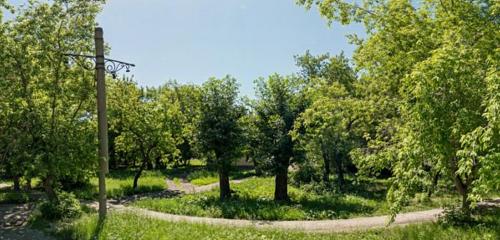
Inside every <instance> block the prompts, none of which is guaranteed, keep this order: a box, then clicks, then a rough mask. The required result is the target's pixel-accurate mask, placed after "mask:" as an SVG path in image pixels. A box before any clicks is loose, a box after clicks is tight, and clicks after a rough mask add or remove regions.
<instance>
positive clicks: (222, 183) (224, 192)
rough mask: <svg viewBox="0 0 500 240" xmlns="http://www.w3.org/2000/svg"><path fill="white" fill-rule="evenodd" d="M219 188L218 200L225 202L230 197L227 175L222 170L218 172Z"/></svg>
mask: <svg viewBox="0 0 500 240" xmlns="http://www.w3.org/2000/svg"><path fill="white" fill-rule="evenodd" d="M219 187H220V200H225V199H228V198H230V197H231V187H230V185H229V174H228V173H227V171H226V170H224V169H220V170H219Z"/></svg>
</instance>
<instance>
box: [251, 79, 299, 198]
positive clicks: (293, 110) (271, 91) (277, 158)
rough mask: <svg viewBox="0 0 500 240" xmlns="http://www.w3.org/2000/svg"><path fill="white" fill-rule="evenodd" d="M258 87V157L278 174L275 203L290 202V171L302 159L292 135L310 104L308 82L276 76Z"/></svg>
mask: <svg viewBox="0 0 500 240" xmlns="http://www.w3.org/2000/svg"><path fill="white" fill-rule="evenodd" d="M256 85H257V86H256V92H257V97H258V100H257V101H255V102H253V111H254V114H255V120H254V124H255V129H256V130H257V131H256V134H257V137H255V139H257V144H255V145H256V146H255V147H256V149H255V154H254V155H255V156H254V157H255V158H256V159H258V160H260V161H261V163H260V164H259V165H261V166H262V167H263V168H264V169H265V170H268V171H269V172H271V173H273V174H276V183H277V184H276V186H277V188H276V189H275V200H278V201H282V200H287V199H288V194H287V189H286V188H287V182H288V179H287V178H288V167H289V166H290V164H291V163H293V162H297V161H299V160H300V159H301V155H300V154H298V153H297V152H294V143H293V141H292V138H291V134H290V133H291V131H292V129H293V126H294V124H295V120H296V119H297V117H298V116H299V114H300V113H301V112H302V111H303V110H304V108H305V105H306V104H307V103H306V102H305V98H304V96H303V91H302V90H303V88H304V82H303V80H302V79H300V78H298V77H295V76H289V77H282V76H280V75H277V74H274V75H271V76H270V77H269V78H268V79H263V78H261V79H258V80H257V81H256Z"/></svg>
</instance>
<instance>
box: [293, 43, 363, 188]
mask: <svg viewBox="0 0 500 240" xmlns="http://www.w3.org/2000/svg"><path fill="white" fill-rule="evenodd" d="M296 59H297V65H298V66H299V67H300V68H301V73H302V75H303V77H304V78H305V79H307V82H308V85H307V91H306V92H307V94H306V95H307V98H308V99H309V100H308V101H309V102H311V104H310V106H309V107H308V108H307V109H306V110H305V111H304V112H303V113H302V114H301V115H300V117H299V119H298V120H297V121H296V123H295V129H294V138H295V140H297V141H299V144H298V146H299V147H300V148H304V149H305V151H306V153H307V158H308V161H311V160H314V159H322V162H323V164H322V165H323V181H325V182H328V181H329V175H330V169H331V165H332V164H333V165H334V166H335V170H336V173H337V182H338V186H339V187H340V188H342V187H343V185H344V164H345V163H347V162H348V160H349V154H350V152H351V150H352V149H353V148H355V147H356V146H357V145H359V142H360V136H361V134H360V133H359V132H356V130H358V126H357V125H359V124H358V123H359V122H360V120H362V119H363V113H362V112H361V111H360V110H361V109H362V108H361V104H360V101H359V100H358V99H357V98H356V96H354V85H355V83H356V75H355V73H354V71H353V70H352V69H351V67H350V66H349V62H348V60H347V59H346V58H345V57H344V56H343V55H339V56H336V57H331V58H330V57H329V56H328V55H320V56H317V57H315V56H312V55H311V54H310V53H309V52H306V54H305V55H303V56H301V57H297V58H296ZM308 165H311V164H310V163H308Z"/></svg>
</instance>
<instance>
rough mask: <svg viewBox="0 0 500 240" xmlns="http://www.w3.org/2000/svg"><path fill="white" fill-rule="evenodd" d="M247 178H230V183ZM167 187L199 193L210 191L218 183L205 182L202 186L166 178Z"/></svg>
mask: <svg viewBox="0 0 500 240" xmlns="http://www.w3.org/2000/svg"><path fill="white" fill-rule="evenodd" d="M247 179H248V178H244V179H239V180H231V183H234V184H238V183H241V182H243V181H245V180H247ZM166 181H167V188H168V189H169V190H171V191H180V192H183V193H187V194H191V193H200V192H206V191H210V190H212V189H214V188H216V187H218V186H219V183H212V184H207V185H203V186H196V185H194V184H192V183H190V182H188V181H186V180H183V179H181V182H180V183H179V184H177V183H175V182H174V181H172V180H170V179H167V180H166Z"/></svg>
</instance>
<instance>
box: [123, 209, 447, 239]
mask: <svg viewBox="0 0 500 240" xmlns="http://www.w3.org/2000/svg"><path fill="white" fill-rule="evenodd" d="M115 209H116V211H119V212H132V213H134V214H138V215H142V216H146V217H150V218H153V219H160V220H165V221H171V222H188V223H201V224H210V225H225V226H232V227H255V228H267V229H283V230H295V231H304V232H325V233H326V232H349V231H358V230H368V229H374V228H384V227H386V226H387V221H388V219H389V216H388V215H385V216H377V217H360V218H352V219H338V220H317V221H261V220H242V219H224V218H208V217H192V216H182V215H174V214H168V213H160V212H155V211H150V210H145V209H140V208H134V207H116V208H115ZM442 211H443V210H442V209H432V210H427V211H420V212H411V213H403V214H399V215H398V216H397V217H396V220H395V222H394V223H392V224H391V225H390V227H394V226H403V225H407V224H411V223H423V222H433V221H436V220H437V217H438V216H439V214H441V213H442Z"/></svg>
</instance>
